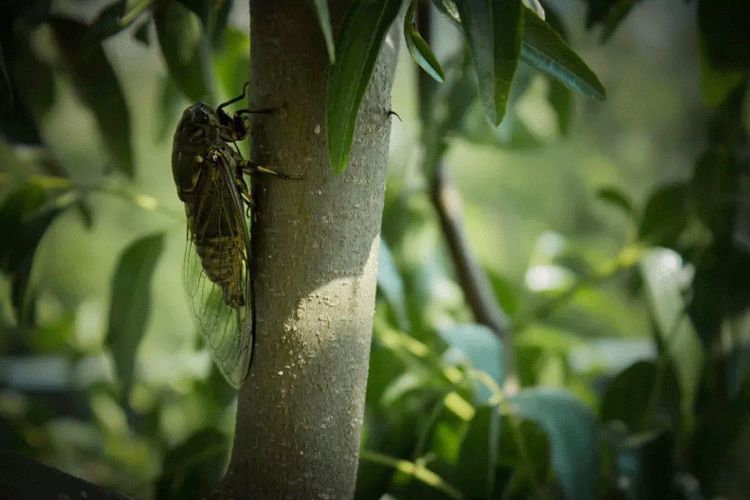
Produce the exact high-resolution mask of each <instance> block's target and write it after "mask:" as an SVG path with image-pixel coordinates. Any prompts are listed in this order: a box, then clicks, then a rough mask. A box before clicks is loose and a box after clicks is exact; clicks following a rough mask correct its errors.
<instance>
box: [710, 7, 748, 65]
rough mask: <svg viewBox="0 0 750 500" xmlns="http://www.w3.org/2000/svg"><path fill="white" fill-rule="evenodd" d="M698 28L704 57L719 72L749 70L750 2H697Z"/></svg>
mask: <svg viewBox="0 0 750 500" xmlns="http://www.w3.org/2000/svg"><path fill="white" fill-rule="evenodd" d="M698 26H699V27H700V31H701V35H702V36H701V38H702V42H703V47H704V49H705V52H706V56H707V58H708V60H709V62H710V63H711V65H712V66H713V67H715V68H716V69H719V70H741V71H748V70H750V29H748V26H750V2H748V1H747V0H723V1H721V2H717V1H716V0H700V1H699V2H698Z"/></svg>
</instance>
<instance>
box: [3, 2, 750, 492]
mask: <svg viewBox="0 0 750 500" xmlns="http://www.w3.org/2000/svg"><path fill="white" fill-rule="evenodd" d="M719 4H721V5H722V6H721V7H717V5H719ZM544 7H545V10H546V13H547V20H548V21H549V22H550V23H551V24H553V25H556V26H557V27H558V29H560V30H561V31H563V30H564V32H565V34H566V36H567V38H568V40H569V42H570V44H571V45H572V46H573V47H574V48H575V49H576V51H577V52H578V53H579V54H581V55H582V57H583V58H584V59H585V60H586V61H587V62H588V63H589V65H590V66H591V67H592V68H594V70H595V71H596V73H597V74H598V75H599V77H600V78H601V80H602V81H603V83H604V84H605V87H606V89H607V94H608V98H607V101H606V102H599V101H593V100H585V99H583V98H580V97H574V96H572V95H571V94H570V93H569V92H568V91H567V90H566V89H565V88H564V87H562V86H561V85H560V84H558V83H556V82H555V81H553V80H551V79H549V78H548V77H546V76H543V75H540V74H536V73H534V72H532V71H531V70H529V69H528V68H524V67H521V68H520V70H519V72H518V73H517V75H516V80H515V83H514V88H513V93H512V99H511V104H510V107H509V112H508V114H507V116H506V119H505V121H504V122H503V124H502V125H501V126H500V127H499V128H498V129H491V128H490V127H489V125H488V124H487V121H486V119H485V118H484V114H483V111H482V109H481V106H480V105H479V103H478V102H477V99H476V97H475V96H474V94H475V91H474V89H473V87H472V85H473V82H472V81H471V73H470V72H468V71H467V70H466V64H465V62H464V59H465V55H464V53H463V50H462V49H461V43H460V36H459V34H458V32H457V31H456V30H455V28H454V26H453V25H452V24H451V23H450V22H449V21H448V20H447V18H445V17H443V16H442V15H439V14H438V13H437V12H434V13H433V15H432V20H433V23H432V30H431V31H432V36H431V37H429V38H430V42H431V44H432V45H433V48H434V50H435V52H436V54H437V56H438V58H439V59H440V61H441V62H442V63H443V66H444V67H445V69H446V81H445V82H444V83H443V84H440V85H439V86H432V85H430V86H429V87H428V86H425V85H423V84H420V82H419V80H420V75H419V72H420V71H421V70H420V69H419V68H418V67H417V66H416V65H414V64H412V63H411V62H410V61H408V59H409V54H408V52H407V51H406V50H405V49H404V50H402V51H401V58H402V60H401V61H400V63H399V66H398V69H397V76H396V83H395V85H394V92H393V103H392V107H393V109H394V110H395V111H397V112H398V114H399V115H400V117H401V121H394V124H393V132H392V137H391V152H390V159H389V176H388V184H387V192H386V207H385V214H384V219H383V229H382V235H383V241H384V246H383V248H382V252H381V260H380V272H379V295H378V302H377V307H376V317H375V331H374V339H373V346H372V358H371V364H370V375H369V384H368V394H367V410H366V421H365V429H364V436H363V444H362V460H361V464H360V471H359V477H358V488H357V498H381V497H383V495H386V494H387V495H390V496H388V497H386V498H549V497H553V498H557V497H559V498H570V499H578V498H594V497H596V498H690V499H698V498H713V497H716V496H722V497H725V498H745V494H744V493H745V492H747V491H748V489H750V483H749V482H748V480H749V479H748V478H750V469H749V468H748V467H749V462H748V461H747V460H746V457H747V456H748V453H750V378H748V376H747V373H748V368H750V316H749V315H748V305H749V302H750V256H749V254H748V252H750V204H749V203H748V200H749V199H750V198H748V188H749V186H748V180H749V179H748V173H749V172H748V169H749V167H750V147H749V145H748V141H747V136H746V132H745V131H746V127H747V126H748V121H749V120H750V115H749V114H748V111H747V106H744V104H746V101H747V92H746V88H747V75H748V69H749V67H750V55H749V54H748V51H749V50H750V42H748V41H747V33H744V32H743V31H742V26H748V25H750V14H749V13H748V9H750V7H747V2H742V1H739V0H738V1H729V2H725V3H722V2H710V1H704V2H690V3H685V2H675V1H667V0H652V1H649V2H638V3H637V2H634V1H608V0H587V1H577V2H572V1H564V0H557V1H549V2H544ZM246 8H247V7H246V5H245V4H244V3H243V2H234V3H233V2H231V1H228V0H227V1H224V2H215V3H213V2H205V3H203V2H189V1H180V2H178V1H176V0H174V1H159V2H150V1H147V0H141V1H117V2H113V3H111V2H104V1H98V0H88V1H83V0H80V1H76V0H55V1H33V2H12V1H9V0H4V1H2V2H0V19H2V21H0V33H2V38H0V41H1V42H2V54H1V55H2V58H3V59H2V60H3V63H4V64H3V65H2V66H0V69H3V71H2V73H3V74H2V75H0V84H1V85H2V87H0V89H1V90H3V92H2V98H3V102H2V109H1V110H0V138H1V139H2V140H0V168H1V170H0V199H1V200H2V201H1V202H0V269H2V271H3V274H2V277H0V301H1V303H0V447H2V448H3V449H9V450H13V451H17V452H19V453H22V454H24V455H27V456H30V457H33V458H36V459H38V460H40V461H42V462H44V463H47V464H50V465H53V466H55V467H58V468H60V469H62V470H64V471H66V472H69V473H71V474H74V475H77V476H80V477H83V478H85V479H87V480H90V481H92V482H95V483H97V484H101V485H104V486H107V487H111V488H113V489H117V490H119V491H122V492H125V493H128V494H131V495H134V496H136V497H138V498H192V497H198V496H200V494H201V493H202V492H205V491H207V490H208V489H210V487H211V485H212V484H214V482H215V481H216V480H218V478H219V477H221V474H222V468H223V466H224V463H225V461H226V458H227V454H228V451H229V445H230V443H231V438H230V436H231V435H232V432H233V425H234V424H233V420H234V392H233V391H232V390H231V388H230V387H229V386H228V385H227V384H226V383H225V382H224V381H223V379H222V378H221V375H220V374H219V373H218V372H217V370H216V369H215V368H214V367H213V365H212V363H211V359H210V355H209V353H208V352H207V351H206V349H205V346H204V345H203V343H202V340H201V338H200V337H199V336H198V335H196V329H195V325H194V324H193V322H192V319H191V314H190V308H189V305H188V302H187V296H186V294H184V293H179V290H182V289H183V285H182V282H181V276H182V274H181V273H182V270H181V269H182V262H183V257H184V251H185V237H186V235H185V222H184V216H183V210H182V207H181V206H180V205H181V204H180V202H179V200H178V199H177V196H176V192H175V188H174V185H173V182H172V179H171V172H170V167H169V165H170V150H171V135H172V130H173V127H174V126H175V124H176V122H177V119H178V117H179V113H180V112H181V110H182V109H183V108H184V107H185V106H186V105H188V104H189V103H190V102H192V101H194V100H197V99H201V98H202V99H206V100H208V101H209V102H211V103H213V104H216V103H218V102H220V101H221V100H223V99H226V98H228V97H230V96H234V95H236V94H237V93H238V92H239V90H240V89H241V88H242V84H243V83H244V81H245V80H246V79H247V77H246V68H247V67H248V57H249V50H250V43H249V38H248V34H247V28H246V27H247V26H248V14H247V12H246ZM311 12H312V11H311ZM743 16H744V17H743ZM311 19H313V18H312V13H311ZM743 19H744V20H746V21H747V22H746V23H743V22H742V20H743ZM605 40H606V43H601V42H603V41H605ZM745 42H748V43H745ZM188 49H189V50H188ZM196 75H198V76H196ZM252 77H254V78H262V75H253V76H252ZM259 104H262V103H259ZM290 105H293V103H290ZM438 163H440V164H441V165H442V166H443V168H445V169H447V171H448V172H449V173H450V177H451V182H454V183H455V186H456V187H457V189H458V190H459V192H460V193H461V196H462V198H463V205H464V206H463V213H464V224H465V228H466V235H467V240H468V243H469V245H470V247H471V249H472V251H473V252H474V253H475V255H476V256H477V258H478V260H479V262H480V263H481V265H482V268H483V269H484V271H485V272H486V273H487V275H488V277H489V280H490V283H491V285H492V288H493V292H494V294H495V299H496V301H497V303H498V304H499V305H500V306H501V308H502V311H503V312H504V314H505V315H506V316H507V319H508V324H509V325H510V330H511V332H512V346H511V347H512V351H513V353H514V354H513V356H514V359H515V362H516V364H517V371H518V378H519V380H520V384H521V390H520V391H517V392H516V391H510V392H508V391H503V390H502V389H501V387H502V386H503V384H504V376H505V373H506V371H507V366H505V363H504V362H503V346H502V345H501V343H500V341H499V340H498V338H497V337H496V336H495V335H494V334H493V333H492V331H491V330H490V329H488V328H487V327H484V326H481V325H479V324H476V323H475V322H474V320H473V316H472V313H471V310H470V308H469V307H467V304H466V302H465V300H464V296H463V293H462V290H461V287H460V285H459V284H458V279H457V276H456V273H455V268H454V265H453V263H452V260H451V258H450V253H449V252H448V251H447V250H446V245H445V243H444V240H443V234H442V232H441V226H440V224H439V222H438V219H437V217H436V215H435V210H434V206H433V205H432V202H431V199H430V195H429V185H430V182H431V175H433V174H434V172H433V170H431V169H434V167H435V165H436V164H438ZM133 297H139V298H140V300H134V299H133ZM505 349H506V353H507V349H508V346H506V347H505Z"/></svg>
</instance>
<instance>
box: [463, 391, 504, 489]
mask: <svg viewBox="0 0 750 500" xmlns="http://www.w3.org/2000/svg"><path fill="white" fill-rule="evenodd" d="M499 447H500V411H499V409H498V407H497V406H494V405H493V406H480V407H478V408H476V413H474V418H473V419H472V420H471V422H470V423H469V429H468V430H467V431H466V436H465V437H464V439H463V442H462V443H461V451H460V452H459V457H458V466H457V470H458V483H457V484H456V486H458V487H459V489H460V490H461V492H462V493H463V494H464V495H465V498H467V500H473V499H487V500H491V499H494V498H497V497H498V496H497V494H496V493H495V474H496V472H495V471H496V468H497V454H498V449H499Z"/></svg>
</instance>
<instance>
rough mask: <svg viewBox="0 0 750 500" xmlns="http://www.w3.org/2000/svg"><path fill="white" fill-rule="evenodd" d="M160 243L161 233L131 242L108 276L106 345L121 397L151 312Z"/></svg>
mask: <svg viewBox="0 0 750 500" xmlns="http://www.w3.org/2000/svg"><path fill="white" fill-rule="evenodd" d="M163 246H164V235H163V234H161V233H159V234H155V235H151V236H146V237H144V238H141V239H139V240H137V241H135V242H134V243H132V244H131V245H130V246H128V247H127V248H126V249H125V250H124V251H123V252H122V254H121V255H120V259H119V262H118V264H117V268H116V269H115V274H114V276H113V278H112V287H111V299H110V305H109V324H108V327H107V337H106V344H107V346H108V347H109V349H110V352H111V353H112V357H113V359H114V362H115V370H116V372H117V376H118V379H119V381H120V384H121V387H122V394H123V397H127V394H128V392H129V390H130V387H131V385H132V383H133V378H134V373H133V372H134V369H135V358H136V353H137V351H138V346H139V345H140V343H141V339H142V338H143V335H144V334H145V331H146V323H147V322H148V318H149V315H150V313H151V278H152V276H153V273H154V269H155V267H156V261H157V260H158V258H159V256H160V255H161V252H162V249H163Z"/></svg>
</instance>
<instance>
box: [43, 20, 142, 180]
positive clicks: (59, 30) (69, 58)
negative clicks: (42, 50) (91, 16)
mask: <svg viewBox="0 0 750 500" xmlns="http://www.w3.org/2000/svg"><path fill="white" fill-rule="evenodd" d="M51 24H52V29H53V30H54V33H55V37H56V39H57V43H58V46H59V47H60V51H61V52H62V54H63V56H64V58H65V61H66V63H67V64H68V67H69V68H70V71H71V74H72V77H73V83H74V84H75V87H76V90H77V92H78V94H79V95H80V96H81V98H82V100H83V102H84V104H86V106H88V107H89V108H90V109H91V111H92V112H93V114H94V118H95V119H96V123H97V125H98V126H99V131H100V133H101V137H102V141H103V142H104V146H105V147H106V148H107V150H108V151H109V154H110V155H111V156H112V160H113V161H114V164H115V166H116V168H117V169H118V170H119V171H120V172H122V173H124V174H125V175H127V176H128V177H133V175H134V174H135V167H134V165H133V163H134V161H133V151H132V148H131V143H132V141H131V132H130V113H129V111H128V105H127V102H126V101H125V94H124V93H123V91H122V87H121V86H120V82H119V80H118V79H117V75H116V74H115V71H114V69H113V68H112V65H111V64H110V62H109V59H108V58H107V55H106V54H105V53H104V50H103V49H102V47H101V45H94V46H93V47H92V46H88V45H87V44H86V43H87V41H88V39H87V33H88V31H87V30H88V27H87V26H86V25H85V24H81V23H79V22H78V21H74V20H72V19H62V18H57V19H53V20H52V22H51Z"/></svg>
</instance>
